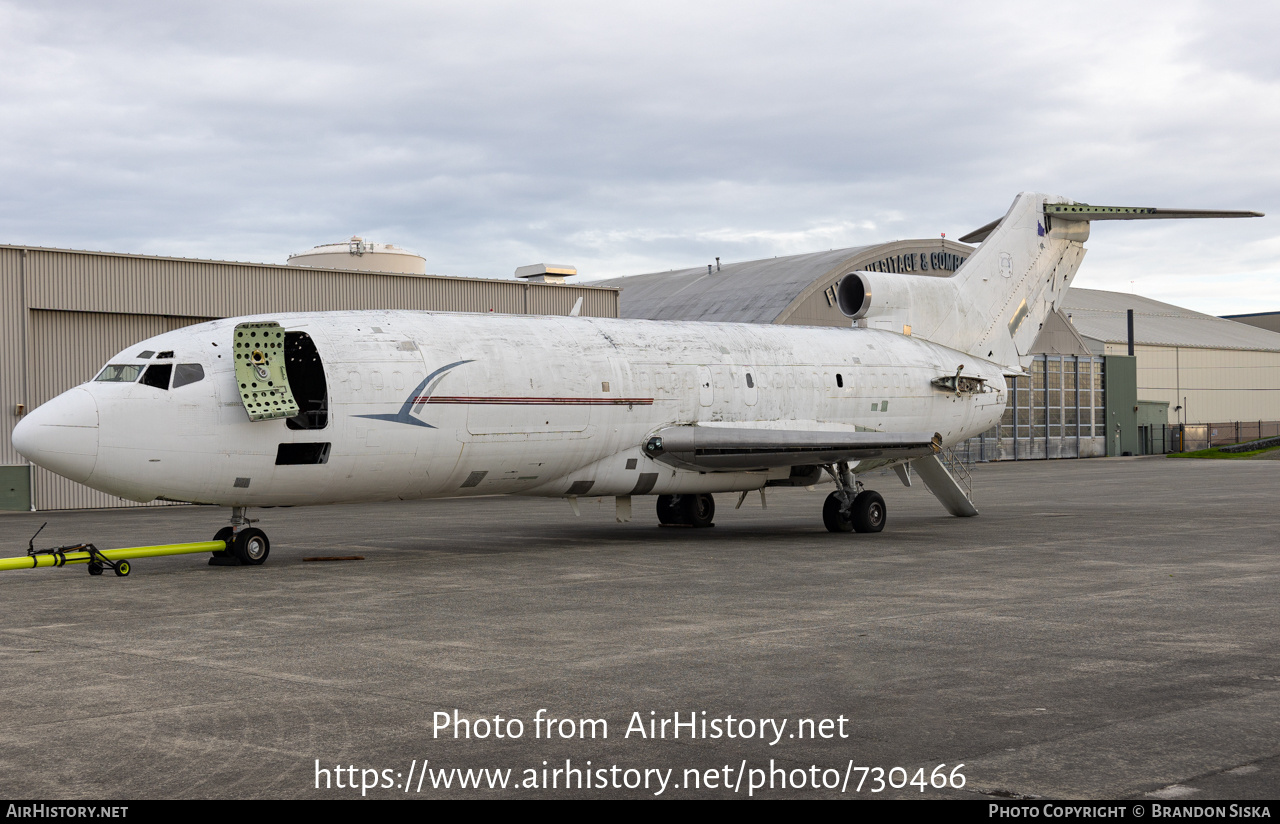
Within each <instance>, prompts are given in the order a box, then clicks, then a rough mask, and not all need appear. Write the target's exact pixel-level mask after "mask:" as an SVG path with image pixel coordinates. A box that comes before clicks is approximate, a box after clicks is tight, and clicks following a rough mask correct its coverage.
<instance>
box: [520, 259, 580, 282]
mask: <svg viewBox="0 0 1280 824" xmlns="http://www.w3.org/2000/svg"><path fill="white" fill-rule="evenodd" d="M576 274H578V269H577V267H574V266H568V265H566V264H563V263H535V264H533V265H532V266H521V267H519V268H518V269H516V277H518V278H521V279H523V280H527V281H529V282H530V283H564V279H565V278H571V277H573V276H574V275H576Z"/></svg>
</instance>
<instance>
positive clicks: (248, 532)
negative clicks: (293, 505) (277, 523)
mask: <svg viewBox="0 0 1280 824" xmlns="http://www.w3.org/2000/svg"><path fill="white" fill-rule="evenodd" d="M231 511H232V515H231V526H224V527H223V528H222V529H219V530H218V534H216V535H214V536H213V540H215V541H222V542H224V543H225V544H226V545H227V548H226V549H225V550H224V551H222V552H215V553H213V557H212V558H210V559H209V565H210V566H260V565H262V564H264V563H266V560H267V556H269V555H270V554H271V541H270V540H268V538H267V534H266V533H265V532H263V531H262V530H261V529H258V528H256V527H251V526H249V524H251V523H255V522H256V519H250V518H247V517H245V514H244V513H245V507H234V508H232V510H231Z"/></svg>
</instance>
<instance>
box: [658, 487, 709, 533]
mask: <svg viewBox="0 0 1280 824" xmlns="http://www.w3.org/2000/svg"><path fill="white" fill-rule="evenodd" d="M715 515H716V502H715V499H714V498H712V497H711V496H710V495H659V496H658V523H660V524H662V525H663V526H697V527H706V526H715V524H713V523H712V522H711V520H712V519H713V518H714V517H715Z"/></svg>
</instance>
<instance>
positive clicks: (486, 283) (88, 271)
mask: <svg viewBox="0 0 1280 824" xmlns="http://www.w3.org/2000/svg"><path fill="white" fill-rule="evenodd" d="M27 284H28V296H27V301H28V302H27V305H28V306H30V307H32V308H36V309H59V310H70V311H80V312H121V313H125V314H148V315H176V316H186V317H192V316H195V317H206V318H224V317H233V316H236V315H252V314H260V313H264V312H322V311H329V310H337V309H423V310H430V311H437V312H490V311H492V312H501V313H510V314H524V313H526V312H530V313H534V314H548V315H564V314H568V312H569V310H570V309H572V308H573V304H574V301H576V300H577V298H578V297H579V296H580V295H581V296H584V301H583V307H582V312H581V314H583V315H586V316H595V317H617V315H618V309H617V292H616V291H614V290H611V289H601V288H598V287H588V286H557V285H555V284H548V283H528V284H526V283H524V282H521V281H514V280H482V279H475V278H446V277H431V276H427V277H423V276H418V275H386V274H373V273H368V272H346V271H335V270H330V269H307V268H304V267H297V266H293V267H290V266H265V265H256V264H248V263H220V262H211V261H199V260H173V259H166V258H143V257H130V256H126V255H109V254H98V253H83V252H65V251H59V250H46V249H40V250H32V251H30V252H29V253H28V260H27ZM526 305H528V307H529V308H528V309H526Z"/></svg>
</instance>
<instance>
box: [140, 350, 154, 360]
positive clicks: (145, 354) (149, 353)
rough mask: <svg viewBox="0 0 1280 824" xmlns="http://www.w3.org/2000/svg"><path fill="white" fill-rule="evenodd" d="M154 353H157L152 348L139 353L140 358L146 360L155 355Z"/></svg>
mask: <svg viewBox="0 0 1280 824" xmlns="http://www.w3.org/2000/svg"><path fill="white" fill-rule="evenodd" d="M154 354H155V352H152V351H151V350H150V349H148V350H147V351H145V352H139V353H138V360H146V359H147V358H149V357H151V356H152V355H154Z"/></svg>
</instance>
